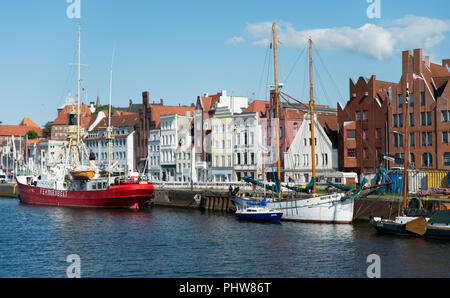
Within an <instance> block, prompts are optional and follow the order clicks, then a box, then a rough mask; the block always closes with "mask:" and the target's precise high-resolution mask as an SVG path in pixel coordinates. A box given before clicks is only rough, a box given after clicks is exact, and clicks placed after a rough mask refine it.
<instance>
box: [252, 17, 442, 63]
mask: <svg viewBox="0 0 450 298" xmlns="http://www.w3.org/2000/svg"><path fill="white" fill-rule="evenodd" d="M448 31H450V20H440V19H431V18H427V17H416V16H413V15H407V16H405V17H403V18H401V19H397V20H394V21H392V22H391V23H390V24H388V25H387V26H384V27H382V26H378V25H374V24H365V25H363V26H361V27H359V28H352V27H339V28H322V29H310V30H296V29H295V28H294V27H293V26H292V25H291V24H290V23H281V24H277V38H278V39H279V40H280V41H281V42H282V44H281V45H282V46H286V47H290V48H299V49H302V48H304V47H305V45H306V43H307V40H308V38H309V37H310V36H311V38H312V40H313V43H314V45H315V47H316V48H318V49H320V50H341V51H346V52H352V53H357V54H360V55H363V56H366V57H369V58H374V59H378V60H384V59H388V58H390V57H392V56H394V55H396V54H397V53H398V52H399V51H402V50H407V49H411V48H423V49H424V50H425V51H432V50H433V48H434V47H436V46H437V45H438V44H440V43H441V42H442V41H444V40H445V35H444V33H446V32H448ZM245 32H246V33H247V34H248V35H249V37H250V38H251V39H252V44H254V45H264V46H267V45H268V44H269V43H270V41H271V34H272V24H271V23H268V22H261V23H255V24H249V25H247V26H246V28H245Z"/></svg>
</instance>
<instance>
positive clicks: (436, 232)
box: [370, 217, 450, 239]
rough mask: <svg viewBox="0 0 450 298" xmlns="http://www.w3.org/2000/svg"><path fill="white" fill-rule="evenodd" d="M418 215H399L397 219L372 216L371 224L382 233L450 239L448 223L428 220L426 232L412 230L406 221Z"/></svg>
mask: <svg viewBox="0 0 450 298" xmlns="http://www.w3.org/2000/svg"><path fill="white" fill-rule="evenodd" d="M416 218H417V217H398V218H396V220H387V219H382V218H379V217H372V218H370V224H371V225H372V226H373V227H374V228H375V229H376V230H377V231H378V232H381V233H386V234H394V235H401V236H414V237H423V238H445V239H450V226H449V224H448V223H445V224H442V223H434V224H433V223H430V222H427V229H426V232H425V234H423V235H418V234H416V233H413V232H410V231H408V230H407V228H406V223H407V222H408V221H412V220H414V219H416Z"/></svg>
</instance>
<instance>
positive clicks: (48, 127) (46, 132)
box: [42, 122, 53, 139]
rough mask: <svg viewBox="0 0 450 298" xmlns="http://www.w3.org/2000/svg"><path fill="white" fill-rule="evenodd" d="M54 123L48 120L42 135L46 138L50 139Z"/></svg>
mask: <svg viewBox="0 0 450 298" xmlns="http://www.w3.org/2000/svg"><path fill="white" fill-rule="evenodd" d="M52 125H53V122H47V123H46V124H45V126H44V129H43V130H42V136H43V137H44V138H46V139H49V138H50V136H51V135H52Z"/></svg>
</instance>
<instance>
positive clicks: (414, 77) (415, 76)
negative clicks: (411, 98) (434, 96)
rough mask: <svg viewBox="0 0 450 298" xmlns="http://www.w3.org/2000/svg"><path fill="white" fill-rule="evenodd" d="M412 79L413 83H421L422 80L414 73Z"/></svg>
mask: <svg viewBox="0 0 450 298" xmlns="http://www.w3.org/2000/svg"><path fill="white" fill-rule="evenodd" d="M412 79H413V81H423V78H422V77H421V76H419V75H416V74H415V73H413V75H412Z"/></svg>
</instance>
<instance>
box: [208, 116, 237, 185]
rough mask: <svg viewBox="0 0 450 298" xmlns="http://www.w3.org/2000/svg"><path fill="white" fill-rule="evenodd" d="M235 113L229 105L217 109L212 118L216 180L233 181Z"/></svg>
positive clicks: (213, 164) (213, 173)
mask: <svg viewBox="0 0 450 298" xmlns="http://www.w3.org/2000/svg"><path fill="white" fill-rule="evenodd" d="M233 126H234V124H233V114H232V113H231V111H230V109H229V108H228V107H221V108H217V109H216V113H215V115H214V117H212V118H211V127H212V129H211V149H212V169H211V174H212V178H213V181H214V182H231V181H233V180H234V179H233V177H234V171H233V149H234V148H233V136H234V129H233Z"/></svg>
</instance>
